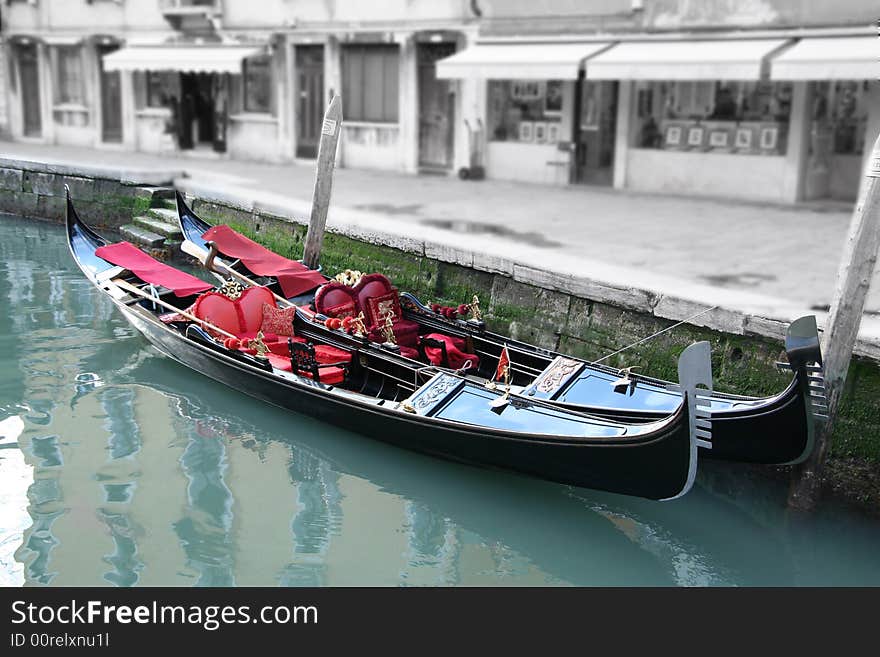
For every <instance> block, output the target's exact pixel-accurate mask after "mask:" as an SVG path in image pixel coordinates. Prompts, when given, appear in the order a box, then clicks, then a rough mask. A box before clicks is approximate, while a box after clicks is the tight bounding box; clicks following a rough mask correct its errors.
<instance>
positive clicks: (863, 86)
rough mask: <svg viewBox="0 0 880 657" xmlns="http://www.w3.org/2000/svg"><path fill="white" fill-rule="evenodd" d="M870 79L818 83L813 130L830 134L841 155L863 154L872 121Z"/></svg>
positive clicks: (833, 146) (831, 144) (821, 133)
mask: <svg viewBox="0 0 880 657" xmlns="http://www.w3.org/2000/svg"><path fill="white" fill-rule="evenodd" d="M868 84H869V83H868V81H867V80H859V81H856V80H835V81H833V82H827V81H825V82H817V83H816V85H815V93H814V94H813V132H814V133H816V134H819V135H823V134H824V135H827V138H828V139H829V140H830V147H831V150H832V152H834V153H835V154H837V155H861V154H862V151H863V149H864V144H865V130H866V128H867V124H868V109H869V108H868Z"/></svg>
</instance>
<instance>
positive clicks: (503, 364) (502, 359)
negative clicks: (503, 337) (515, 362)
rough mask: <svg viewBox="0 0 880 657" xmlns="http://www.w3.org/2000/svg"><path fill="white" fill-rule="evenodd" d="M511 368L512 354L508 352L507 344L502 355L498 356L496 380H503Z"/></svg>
mask: <svg viewBox="0 0 880 657" xmlns="http://www.w3.org/2000/svg"><path fill="white" fill-rule="evenodd" d="M509 370H510V356H509V355H508V354H507V345H504V348H503V349H502V350H501V356H499V357H498V368H497V369H496V370H495V378H494V380H495V381H501V380H502V379H503V378H505V377H506V376H507V374H508V371H509Z"/></svg>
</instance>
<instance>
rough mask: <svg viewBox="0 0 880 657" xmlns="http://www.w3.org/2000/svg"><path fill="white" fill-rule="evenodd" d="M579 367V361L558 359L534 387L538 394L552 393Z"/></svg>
mask: <svg viewBox="0 0 880 657" xmlns="http://www.w3.org/2000/svg"><path fill="white" fill-rule="evenodd" d="M580 366H581V363H580V361H576V360H572V359H570V358H559V359H558V360H557V361H556V362H555V363H553V365H551V366H550V369H548V370H547V371H546V372H544V374H543V375H542V376H541V379H540V380H539V381H538V384H537V385H536V386H535V387H536V388H537V390H538V392H544V393H550V392H553V391H554V390H556V389H557V388H558V387H559V386H560V385H562V382H563V381H564V380H565V379H566V378H567V377H569V376H571V375H572V374H573V373H574V372H576V371H577V370H578V368H580Z"/></svg>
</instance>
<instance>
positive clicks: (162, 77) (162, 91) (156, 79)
mask: <svg viewBox="0 0 880 657" xmlns="http://www.w3.org/2000/svg"><path fill="white" fill-rule="evenodd" d="M167 77H168V76H167V75H166V74H165V73H160V72H158V71H148V72H147V107H165V106H166V105H167V104H168V83H167V80H166V78H167Z"/></svg>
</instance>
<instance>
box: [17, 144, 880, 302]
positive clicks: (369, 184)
mask: <svg viewBox="0 0 880 657" xmlns="http://www.w3.org/2000/svg"><path fill="white" fill-rule="evenodd" d="M0 156H3V157H11V158H18V159H36V160H40V161H54V162H64V163H78V164H84V165H95V166H103V167H113V166H119V167H128V168H134V167H136V168H149V167H160V168H163V169H182V170H185V171H186V172H187V174H188V177H189V178H190V179H191V180H190V181H188V183H193V184H195V185H196V186H197V187H199V186H210V187H212V188H224V187H228V188H229V189H237V190H243V189H244V190H247V189H251V190H254V191H255V192H257V191H259V192H265V193H270V194H271V195H273V196H277V197H280V198H285V199H290V200H291V201H298V202H299V203H298V204H297V206H298V207H300V206H301V207H303V208H308V203H309V201H310V199H311V193H312V185H313V180H314V169H313V167H312V165H311V164H308V163H303V164H291V165H268V164H255V163H250V162H241V161H236V160H225V159H211V158H206V157H198V156H190V157H181V156H174V157H172V156H167V157H166V156H153V155H147V154H143V153H129V152H120V151H106V150H100V151H99V150H92V149H85V148H73V147H59V146H38V145H31V144H20V143H11V142H0ZM331 205H332V208H333V210H332V211H331V224H332V221H333V218H334V213H335V215H340V214H341V213H343V212H345V211H352V213H354V214H356V215H357V216H359V217H360V218H361V220H362V221H366V222H367V223H369V222H370V217H374V218H375V221H376V222H377V223H381V224H382V226H383V227H384V228H385V229H386V230H387V229H388V227H389V226H390V227H391V229H392V230H393V231H394V232H395V233H397V234H399V235H402V236H414V235H420V234H421V233H422V232H424V231H429V232H432V233H433V232H434V231H445V232H452V233H454V234H455V235H457V236H458V237H457V240H459V241H460V246H461V247H462V248H467V249H473V250H482V251H484V252H487V253H489V254H497V255H499V256H501V257H505V258H512V259H516V255H517V253H518V252H519V251H520V249H521V248H528V249H529V250H530V252H531V253H534V252H535V250H537V251H539V252H540V253H543V254H545V256H546V260H547V262H548V263H554V264H555V265H556V268H557V269H559V268H560V267H562V268H563V269H564V270H569V271H575V272H576V273H579V274H581V275H587V276H594V275H595V277H596V278H597V279H599V280H602V279H603V277H604V278H605V279H607V278H608V277H613V278H616V279H618V280H621V279H622V280H626V281H627V282H631V283H632V284H638V285H642V286H644V287H647V288H649V289H650V288H654V289H657V288H659V289H662V290H666V288H668V287H670V286H673V287H676V288H677V289H679V291H680V290H687V289H689V288H693V289H695V288H699V289H700V290H701V291H702V293H701V294H700V295H699V296H701V297H702V298H706V289H707V288H714V289H716V290H717V291H718V295H719V298H724V297H725V296H727V295H728V294H729V293H732V294H733V296H734V297H737V298H749V297H750V296H751V295H755V298H758V297H761V298H763V299H776V300H778V301H779V302H780V305H785V306H801V307H804V308H806V309H810V308H815V309H820V308H823V307H826V306H827V304H829V303H830V300H831V295H832V292H833V289H834V280H835V275H836V271H837V267H838V262H839V259H840V256H841V252H842V247H843V243H844V240H845V237H846V233H847V227H848V224H849V220H850V217H851V210H852V208H851V206H849V205H847V204H841V203H830V204H804V205H799V206H794V207H783V206H768V205H761V204H753V203H744V202H739V201H731V200H716V199H695V198H687V197H678V196H676V197H671V196H658V195H647V194H636V193H632V192H618V191H615V190H611V189H608V188H599V187H565V188H551V187H545V186H540V185H530V184H524V183H508V182H497V181H481V182H466V181H460V180H458V179H457V178H446V177H441V176H409V175H403V174H397V173H385V172H373V171H363V170H354V169H340V170H337V172H336V175H335V178H334V186H333V200H332V203H331ZM364 218H366V219H364ZM743 295H745V296H743ZM867 310H868V311H869V313H871V315H877V314H880V271H878V272H876V273H875V276H874V280H873V283H872V290H871V294H870V296H869V303H868V308H867Z"/></svg>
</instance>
